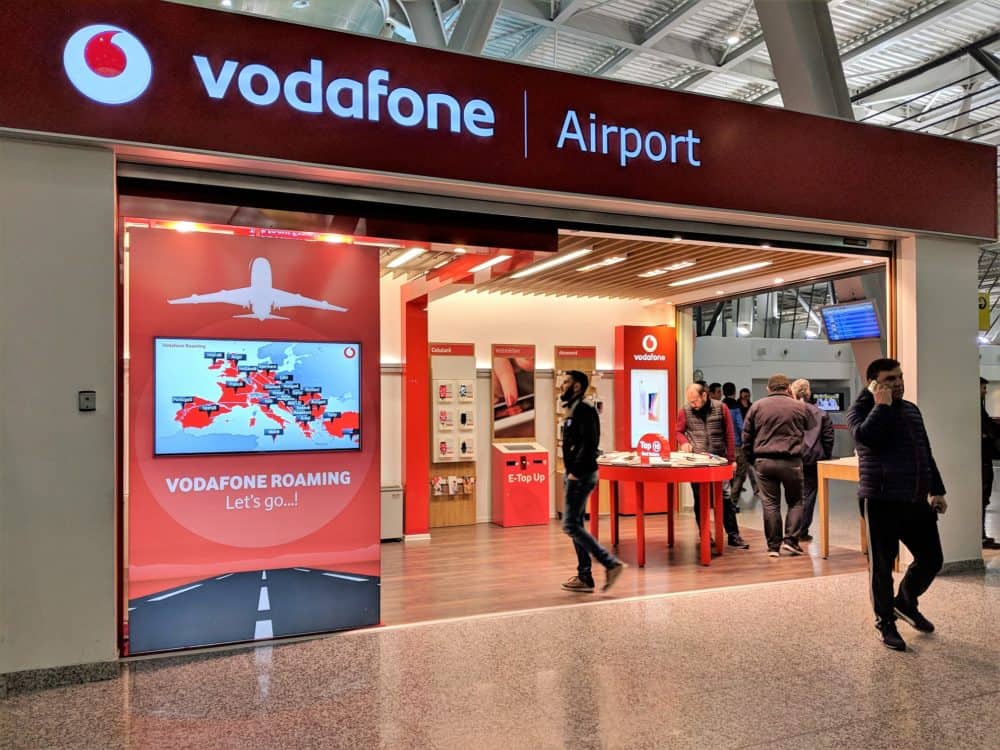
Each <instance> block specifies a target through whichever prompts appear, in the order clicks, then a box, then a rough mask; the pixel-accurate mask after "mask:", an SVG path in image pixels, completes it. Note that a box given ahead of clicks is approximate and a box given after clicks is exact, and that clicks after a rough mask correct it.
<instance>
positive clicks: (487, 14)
mask: <svg viewBox="0 0 1000 750" xmlns="http://www.w3.org/2000/svg"><path fill="white" fill-rule="evenodd" d="M500 2H501V0H478V2H475V3H465V4H463V5H462V8H461V10H460V11H459V12H458V19H457V20H456V21H455V28H454V29H452V32H451V39H449V40H448V49H450V50H453V51H455V52H468V53H470V54H473V55H481V54H482V52H483V48H484V47H485V46H486V40H487V39H489V36H490V29H492V28H493V22H494V21H495V20H496V17H497V13H499V12H500Z"/></svg>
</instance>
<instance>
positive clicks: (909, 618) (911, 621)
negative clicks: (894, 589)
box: [893, 598, 934, 633]
mask: <svg viewBox="0 0 1000 750" xmlns="http://www.w3.org/2000/svg"><path fill="white" fill-rule="evenodd" d="M893 608H894V609H895V610H896V617H898V618H899V619H900V620H902V621H903V622H905V623H906V624H907V625H910V626H911V627H913V628H915V629H916V630H919V631H920V632H921V633H933V632H934V623H933V622H931V621H930V620H928V619H927V618H926V617H924V616H923V615H922V614H920V610H918V609H917V608H916V607H908V606H905V605H904V604H903V603H902V602H901V601H900V600H899V599H898V598H897V599H896V601H895V602H894V603H893Z"/></svg>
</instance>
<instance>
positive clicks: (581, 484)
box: [563, 471, 618, 583]
mask: <svg viewBox="0 0 1000 750" xmlns="http://www.w3.org/2000/svg"><path fill="white" fill-rule="evenodd" d="M596 486H597V472H596V471H595V472H593V473H592V474H588V475H587V476H585V477H578V478H576V479H570V478H569V475H568V474H567V478H566V479H565V480H563V489H564V490H565V493H566V494H565V497H566V503H565V507H564V508H563V531H564V532H566V534H567V535H568V536H569V538H570V539H572V540H573V547H574V548H575V549H576V561H577V565H576V574H577V575H578V576H580V580H581V581H587V582H588V583H593V581H594V575H593V573H591V570H590V558H591V557H593V558H594V559H595V560H597V562H599V563H600V564H601V565H603V566H604V567H605V568H610V567H612V566H613V565H614V564H615V563H617V562H618V559H617V558H616V557H615V556H614V555H612V554H611V553H610V552H608V551H607V550H606V549H605V548H604V547H602V546H601V543H600V542H598V541H597V540H596V539H594V537H592V536H591V535H590V534H589V533H588V532H587V529H586V528H585V527H584V516H585V515H586V514H587V499H588V498H589V497H590V493H591V492H593V491H594V487H596Z"/></svg>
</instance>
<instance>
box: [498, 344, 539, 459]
mask: <svg viewBox="0 0 1000 750" xmlns="http://www.w3.org/2000/svg"><path fill="white" fill-rule="evenodd" d="M492 354H493V359H492V362H493V439H494V440H501V441H502V440H524V439H526V438H534V437H535V345H534V344H494V345H493V350H492Z"/></svg>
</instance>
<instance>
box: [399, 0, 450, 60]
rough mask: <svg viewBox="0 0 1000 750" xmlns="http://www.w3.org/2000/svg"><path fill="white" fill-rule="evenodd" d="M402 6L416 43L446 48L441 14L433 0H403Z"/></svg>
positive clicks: (446, 41) (446, 42)
mask: <svg viewBox="0 0 1000 750" xmlns="http://www.w3.org/2000/svg"><path fill="white" fill-rule="evenodd" d="M403 7H404V10H406V15H407V17H408V18H409V19H410V29H411V30H412V31H413V36H414V37H415V38H416V40H417V44H419V45H421V46H424V47H435V48H437V49H446V48H447V46H448V40H447V39H445V38H444V27H443V26H442V25H441V14H440V13H439V12H438V7H437V4H436V3H435V2H434V0H403Z"/></svg>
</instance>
